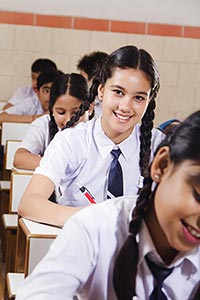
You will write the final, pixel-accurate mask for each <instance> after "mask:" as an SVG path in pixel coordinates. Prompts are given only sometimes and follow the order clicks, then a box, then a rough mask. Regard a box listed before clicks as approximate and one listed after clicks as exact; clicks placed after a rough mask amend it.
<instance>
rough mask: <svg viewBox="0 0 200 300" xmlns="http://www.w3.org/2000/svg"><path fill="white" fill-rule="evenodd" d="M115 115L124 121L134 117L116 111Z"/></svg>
mask: <svg viewBox="0 0 200 300" xmlns="http://www.w3.org/2000/svg"><path fill="white" fill-rule="evenodd" d="M114 115H115V116H116V117H117V118H118V119H119V120H122V121H128V120H130V119H131V118H132V116H123V115H120V114H118V113H116V112H114Z"/></svg>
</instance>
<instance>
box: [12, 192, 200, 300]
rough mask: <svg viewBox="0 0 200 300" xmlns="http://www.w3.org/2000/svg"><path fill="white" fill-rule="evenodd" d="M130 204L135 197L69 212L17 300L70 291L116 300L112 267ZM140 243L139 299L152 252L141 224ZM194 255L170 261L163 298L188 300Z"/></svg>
mask: <svg viewBox="0 0 200 300" xmlns="http://www.w3.org/2000/svg"><path fill="white" fill-rule="evenodd" d="M135 203H136V196H132V197H120V198H116V199H113V200H108V201H105V202H103V203H101V204H99V205H92V206H90V207H88V208H85V209H83V210H81V211H80V212H78V213H76V214H75V215H73V216H72V217H71V218H70V219H69V220H68V221H67V222H66V223H65V225H64V227H63V230H62V231H61V233H60V234H59V236H58V237H57V239H56V240H55V241H54V242H53V243H52V244H51V247H50V249H49V251H48V253H47V255H46V257H45V258H44V259H43V260H42V261H41V262H40V263H39V264H38V265H37V267H36V268H35V270H34V271H33V272H32V274H31V275H29V276H28V277H27V278H26V279H25V281H24V283H23V284H22V286H21V287H19V290H18V293H17V297H16V300H24V299H29V300H36V299H37V300H44V299H48V300H63V299H65V300H72V299H73V296H74V295H75V294H78V296H79V299H84V300H94V299H95V300H117V297H116V295H115V291H114V288H113V268H114V264H115V260H116V257H117V255H118V253H119V250H120V249H121V247H122V245H123V244H124V242H125V240H126V238H127V236H128V230H129V222H130V220H131V212H132V209H133V207H134V206H135ZM139 242H140V247H139V267H138V268H139V269H138V276H137V278H136V292H137V295H138V300H144V299H149V295H150V294H151V292H152V290H153V277H152V275H151V273H150V271H149V269H148V267H147V264H146V261H145V260H144V255H146V254H147V253H149V252H150V253H152V252H153V253H155V248H154V246H153V242H152V240H151V237H150V235H149V232H148V229H147V227H146V226H145V225H144V224H143V226H142V229H141V231H140V233H139ZM199 255H200V247H198V248H197V249H196V250H193V251H191V252H189V253H188V254H186V255H185V256H182V257H181V256H180V257H179V258H177V259H176V260H175V261H174V263H173V265H174V266H175V269H174V271H173V272H172V273H171V275H170V276H169V277H168V278H167V279H166V280H165V283H164V284H163V291H164V292H165V293H166V295H167V297H168V298H167V299H168V300H172V299H173V300H183V299H185V300H187V299H188V297H189V295H190V293H191V291H192V289H193V287H194V286H195V285H196V284H197V283H198V281H199V278H200V262H199ZM154 256H155V255H154ZM156 256H158V255H156ZM159 260H161V258H159Z"/></svg>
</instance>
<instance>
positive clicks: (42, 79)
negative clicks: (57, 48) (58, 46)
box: [37, 68, 63, 91]
mask: <svg viewBox="0 0 200 300" xmlns="http://www.w3.org/2000/svg"><path fill="white" fill-rule="evenodd" d="M61 74H63V73H62V72H61V71H59V70H57V69H55V68H49V69H46V70H43V71H42V72H41V73H40V75H39V76H38V78H37V90H38V91H39V89H40V88H41V86H43V85H44V84H45V83H51V82H53V81H54V79H56V77H58V76H59V75H61Z"/></svg>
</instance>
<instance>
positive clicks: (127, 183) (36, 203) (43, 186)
mask: <svg viewBox="0 0 200 300" xmlns="http://www.w3.org/2000/svg"><path fill="white" fill-rule="evenodd" d="M159 86H160V83H159V74H158V70H157V67H156V64H155V62H154V60H153V58H152V57H151V56H150V54H149V53H148V52H146V51H145V50H143V49H138V48H137V47H135V46H125V47H121V48H119V49H117V50H116V51H114V52H113V53H111V54H110V55H108V56H107V58H106V59H105V61H104V64H103V65H102V68H101V70H100V71H99V73H98V74H97V75H96V76H95V77H94V79H93V81H92V85H91V87H90V90H89V94H88V97H87V99H86V101H83V102H82V103H81V105H80V107H79V109H77V111H76V112H75V113H74V115H73V116H72V117H71V119H70V120H69V121H68V122H67V124H66V126H65V129H66V130H65V129H64V130H63V131H62V132H60V133H58V134H57V135H56V137H55V138H54V139H53V140H52V142H51V143H50V145H49V146H48V148H47V149H46V151H45V155H44V157H43V158H42V160H41V162H40V166H39V167H38V168H37V169H36V170H35V174H34V176H33V178H32V180H31V182H30V184H29V186H28V188H27V190H26V192H25V194H24V196H23V197H22V200H21V204H20V214H21V215H22V216H24V217H27V218H29V219H33V220H35V221H41V222H46V223H49V224H53V225H58V226H63V224H64V222H65V221H66V219H67V218H69V217H70V216H71V215H72V214H74V213H75V212H77V211H78V210H80V209H81V208H82V207H85V206H87V205H89V204H91V202H90V201H92V203H94V202H95V203H100V202H102V201H104V200H105V199H107V195H108V193H107V192H108V178H109V171H110V169H111V164H112V160H113V156H112V154H111V151H112V150H115V149H116V148H117V149H120V151H121V155H120V157H119V161H118V162H119V164H120V165H121V169H122V173H123V179H122V181H123V193H121V195H124V196H129V195H133V194H136V193H137V191H138V189H139V188H141V187H142V186H143V180H142V179H143V177H144V170H145V169H146V167H147V166H148V165H149V162H150V161H151V160H152V153H153V152H154V150H155V149H156V147H157V145H158V144H159V143H160V141H161V140H162V139H163V137H164V135H163V134H162V133H161V132H160V131H159V130H157V129H154V128H153V120H154V109H155V106H156V102H155V99H156V96H157V93H158V90H159ZM97 96H98V99H100V100H101V101H102V115H101V116H100V117H99V118H94V119H92V120H90V121H88V122H85V123H84V122H81V123H79V124H78V125H77V126H76V127H74V128H72V127H73V126H74V125H75V124H77V122H79V120H80V118H81V117H82V116H83V115H84V114H85V112H87V111H88V110H89V108H90V107H91V105H92V104H94V100H95V98H96V97H97ZM132 174H134V175H132ZM60 185H62V187H65V188H64V189H63V190H62V196H61V198H60V199H59V204H60V205H57V206H55V205H53V204H52V203H49V202H47V201H46V200H47V199H48V197H49V195H50V194H51V193H52V190H53V189H54V188H55V186H60ZM36 186H37V193H36V192H35V191H36V189H35V187H36ZM38 196H39V197H38ZM109 197H110V196H109ZM88 200H89V201H88ZM44 211H45V212H46V214H44Z"/></svg>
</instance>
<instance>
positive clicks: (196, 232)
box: [182, 221, 200, 239]
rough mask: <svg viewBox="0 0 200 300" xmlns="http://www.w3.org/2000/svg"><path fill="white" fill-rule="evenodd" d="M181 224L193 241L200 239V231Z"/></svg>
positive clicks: (184, 223)
mask: <svg viewBox="0 0 200 300" xmlns="http://www.w3.org/2000/svg"><path fill="white" fill-rule="evenodd" d="M182 224H183V226H184V227H186V229H187V230H188V232H189V233H190V234H191V235H192V236H193V237H194V238H195V239H200V230H198V229H195V228H194V227H192V226H191V225H189V224H187V223H186V222H184V221H182Z"/></svg>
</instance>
